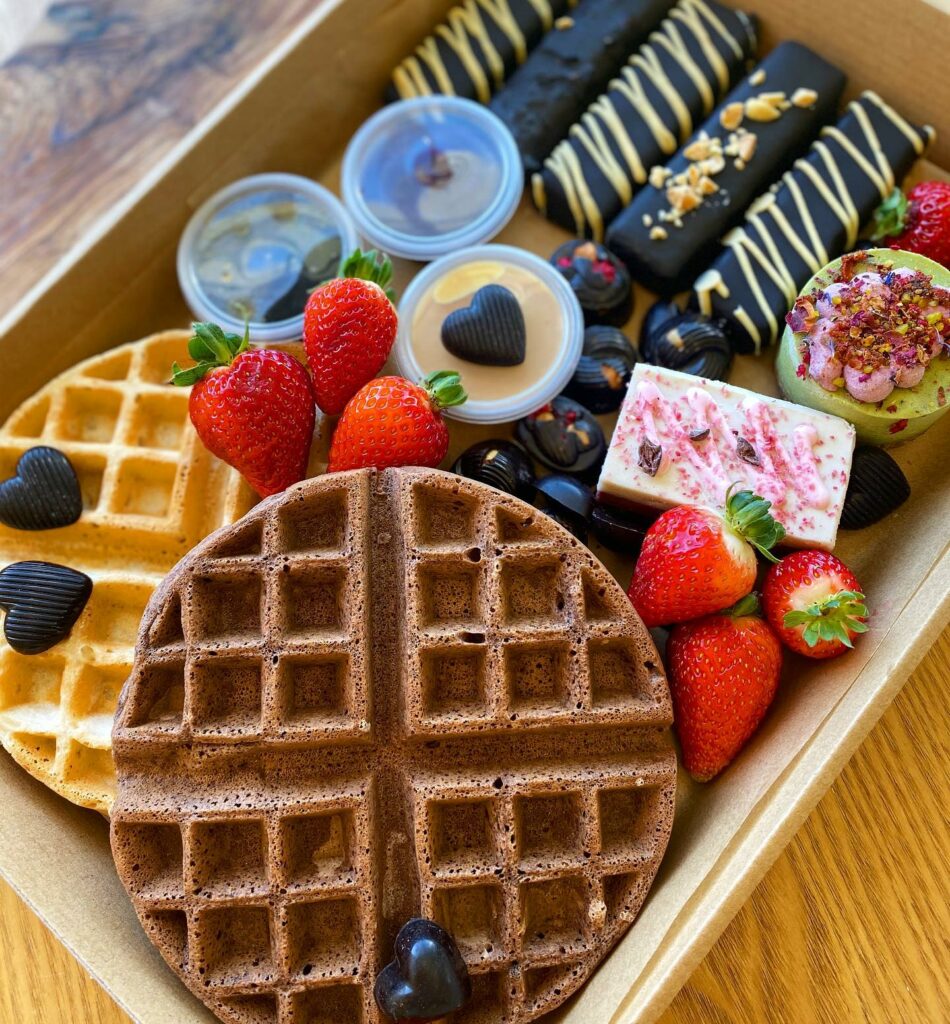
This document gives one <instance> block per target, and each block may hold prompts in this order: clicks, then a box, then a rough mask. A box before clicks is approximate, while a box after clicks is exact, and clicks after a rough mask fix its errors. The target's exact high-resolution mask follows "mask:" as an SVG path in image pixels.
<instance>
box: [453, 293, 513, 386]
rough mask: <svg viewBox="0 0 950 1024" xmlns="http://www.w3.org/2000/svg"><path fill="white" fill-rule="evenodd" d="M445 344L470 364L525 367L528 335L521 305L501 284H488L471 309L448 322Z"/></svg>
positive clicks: (457, 314) (469, 307)
mask: <svg viewBox="0 0 950 1024" xmlns="http://www.w3.org/2000/svg"><path fill="white" fill-rule="evenodd" d="M442 344H443V345H445V347H446V348H447V349H448V350H449V351H450V352H451V353H452V355H453V356H457V357H458V358H459V359H465V360H466V361H467V362H469V363H481V364H482V365H483V366H517V365H518V364H519V363H523V362H524V355H525V346H526V344H527V332H526V330H525V324H524V313H523V312H522V311H521V305H520V303H519V302H518V300H517V299H516V298H515V296H514V295H513V294H512V293H511V292H510V291H509V290H508V289H507V288H504V287H502V286H501V285H500V284H486V285H485V287H484V288H479V289H478V291H477V292H476V293H475V295H474V297H473V298H472V302H471V304H470V305H469V306H466V307H465V308H464V309H457V310H455V312H454V313H449V315H448V316H447V317H446V318H445V321H444V323H443V324H442Z"/></svg>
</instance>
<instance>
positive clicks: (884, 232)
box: [871, 188, 910, 242]
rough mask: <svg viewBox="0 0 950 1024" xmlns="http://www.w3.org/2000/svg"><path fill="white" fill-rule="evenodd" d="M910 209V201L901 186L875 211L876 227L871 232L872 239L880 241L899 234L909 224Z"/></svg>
mask: <svg viewBox="0 0 950 1024" xmlns="http://www.w3.org/2000/svg"><path fill="white" fill-rule="evenodd" d="M909 209H910V202H909V200H908V199H907V196H905V195H904V193H903V192H901V190H900V189H899V188H895V189H894V191H893V192H892V193H891V194H890V195H889V196H888V197H887V199H885V200H884V202H883V203H881V205H880V206H879V207H878V208H877V209H876V210H875V211H874V228H873V230H872V232H871V241H873V242H880V241H881V240H882V239H885V238H891V237H893V236H894V235H899V234H900V233H901V232H902V231H903V230H904V227H905V226H906V224H907V212H908V210H909Z"/></svg>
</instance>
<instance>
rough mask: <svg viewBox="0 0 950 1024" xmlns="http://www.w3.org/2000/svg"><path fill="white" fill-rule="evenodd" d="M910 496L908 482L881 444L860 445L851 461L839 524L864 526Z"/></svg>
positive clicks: (885, 514)
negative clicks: (846, 491)
mask: <svg viewBox="0 0 950 1024" xmlns="http://www.w3.org/2000/svg"><path fill="white" fill-rule="evenodd" d="M909 497H910V484H909V483H908V482H907V477H906V476H904V474H903V472H902V471H901V468H900V466H898V464H897V463H896V462H895V461H894V459H893V458H892V457H891V456H890V455H888V454H887V452H885V451H883V450H882V449H880V448H873V447H871V446H870V445H859V446H858V447H857V448H855V450H854V457H853V459H852V461H851V480H850V482H849V483H848V493H847V494H846V495H845V499H844V508H843V509H842V511H841V528H842V529H843V530H863V529H864V527H866V526H871V525H873V524H874V523H876V522H879V521H880V520H881V519H883V518H884V517H885V516H887V515H890V513H891V512H893V511H894V509H896V508H899V507H900V506H901V505H903V504H904V502H905V501H907V499H908V498H909Z"/></svg>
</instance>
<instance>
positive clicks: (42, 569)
mask: <svg viewBox="0 0 950 1024" xmlns="http://www.w3.org/2000/svg"><path fill="white" fill-rule="evenodd" d="M91 593H92V580H91V579H89V577H88V576H86V575H85V573H81V572H77V571H76V570H75V569H68V568H66V566H65V565H53V564H52V563H50V562H14V563H13V565H8V566H7V567H6V569H4V570H3V572H0V608H2V609H3V610H4V611H5V612H6V613H7V614H6V618H5V619H4V621H3V633H4V635H5V636H6V638H7V643H8V644H9V645H10V646H11V647H12V648H13V649H14V650H15V651H18V652H19V653H20V654H42V653H43V651H48V650H49V649H50V647H52V646H54V645H55V644H58V643H59V642H60V640H64V639H65V638H66V637H67V636H69V631H70V630H71V629H72V628H73V626H74V625H75V624H76V619H78V618H79V616H80V615H81V614H82V610H83V608H85V607H86V602H87V601H88V600H89V595H90V594H91Z"/></svg>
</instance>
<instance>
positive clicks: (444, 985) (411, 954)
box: [374, 917, 472, 1021]
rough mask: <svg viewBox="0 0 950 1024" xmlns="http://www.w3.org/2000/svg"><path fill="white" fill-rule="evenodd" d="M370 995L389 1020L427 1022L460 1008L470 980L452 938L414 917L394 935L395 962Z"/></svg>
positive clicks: (432, 924) (466, 995) (423, 920)
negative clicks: (390, 1018) (372, 995)
mask: <svg viewBox="0 0 950 1024" xmlns="http://www.w3.org/2000/svg"><path fill="white" fill-rule="evenodd" d="M374 995H375V997H376V1002H377V1003H378V1005H379V1008H380V1009H381V1010H382V1011H383V1013H385V1014H387V1015H388V1016H390V1017H392V1019H393V1020H397V1021H410V1020H411V1021H432V1020H438V1019H439V1018H440V1017H445V1016H446V1015H447V1014H450V1013H454V1012H455V1011H456V1010H460V1009H461V1008H462V1007H463V1006H464V1005H465V1004H466V1003H467V1002H468V1000H469V999H470V998H471V995H472V982H471V980H470V978H469V976H468V968H467V967H466V966H465V961H464V960H463V959H462V956H461V954H460V953H459V951H458V947H457V946H456V945H455V941H454V940H453V938H452V936H451V935H449V933H448V932H447V931H445V929H444V928H441V927H440V926H439V925H437V924H436V923H435V922H434V921H427V920H425V918H421V917H417V918H414V919H413V920H411V921H409V922H408V923H407V924H405V925H403V927H402V929H401V930H400V932H399V935H398V936H397V937H396V959H395V960H393V961H392V963H390V964H388V965H387V966H386V967H384V968H383V970H382V971H380V973H379V977H378V978H377V979H376V987H375V991H374Z"/></svg>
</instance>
